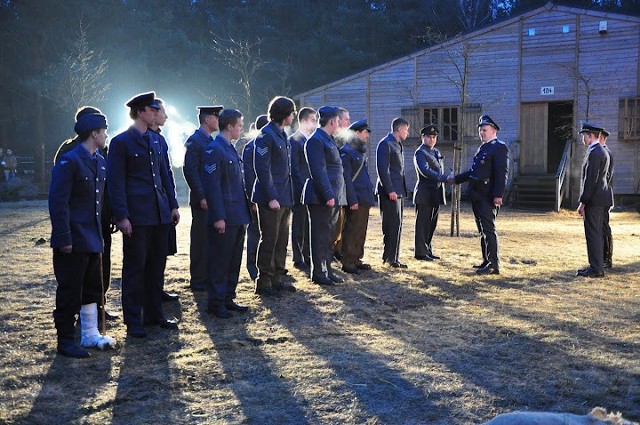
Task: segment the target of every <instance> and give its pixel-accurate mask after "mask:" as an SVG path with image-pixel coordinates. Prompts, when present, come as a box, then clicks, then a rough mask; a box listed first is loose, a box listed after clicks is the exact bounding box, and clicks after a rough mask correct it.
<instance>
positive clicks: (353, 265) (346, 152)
mask: <svg viewBox="0 0 640 425" xmlns="http://www.w3.org/2000/svg"><path fill="white" fill-rule="evenodd" d="M349 130H351V132H352V133H353V136H352V137H351V138H350V139H349V140H348V141H347V142H346V143H345V144H344V145H343V146H342V148H340V158H341V160H342V168H343V169H344V183H345V189H346V193H347V206H346V207H345V208H344V210H345V222H344V228H343V229H342V248H341V258H340V261H341V262H342V270H343V271H345V272H347V273H353V274H358V273H359V271H360V270H371V266H370V265H369V264H366V263H363V262H362V257H363V256H364V243H365V240H366V239H367V226H368V224H369V210H370V209H371V207H372V206H374V205H375V203H376V199H375V195H374V189H373V184H372V183H371V177H370V176H369V167H368V166H367V148H366V143H367V142H368V141H369V133H370V132H371V130H369V124H368V123H367V120H360V121H356V122H354V123H353V124H351V125H350V126H349Z"/></svg>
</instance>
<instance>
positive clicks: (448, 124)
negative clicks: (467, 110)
mask: <svg viewBox="0 0 640 425" xmlns="http://www.w3.org/2000/svg"><path fill="white" fill-rule="evenodd" d="M423 123H424V125H429V124H433V125H435V126H436V127H438V131H439V132H440V134H439V136H438V139H439V140H440V142H457V141H458V137H459V136H458V128H459V122H458V108H448V107H442V108H424V121H423Z"/></svg>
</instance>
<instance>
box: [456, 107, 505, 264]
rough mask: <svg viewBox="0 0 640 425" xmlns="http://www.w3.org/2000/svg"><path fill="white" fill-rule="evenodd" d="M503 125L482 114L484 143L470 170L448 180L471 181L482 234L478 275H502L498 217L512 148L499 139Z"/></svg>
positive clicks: (476, 216) (479, 129)
mask: <svg viewBox="0 0 640 425" xmlns="http://www.w3.org/2000/svg"><path fill="white" fill-rule="evenodd" d="M499 130H500V126H498V124H496V122H495V121H494V120H493V119H492V118H491V117H490V116H489V115H482V116H481V117H480V119H479V122H478V134H479V136H480V140H481V141H482V144H481V145H480V147H479V148H478V151H477V152H476V154H475V156H474V157H473V163H472V164H471V169H470V170H469V171H466V172H464V173H461V174H458V175H457V176H455V177H451V176H450V177H449V178H448V181H449V182H450V183H451V182H455V183H456V184H461V183H464V182H466V181H468V182H469V187H468V192H469V196H470V198H471V207H472V209H473V215H474V216H475V219H476V225H477V226H478V231H479V232H480V247H481V250H482V259H483V261H482V264H479V265H478V266H474V267H476V268H477V269H478V270H477V271H476V273H478V274H500V259H499V252H498V234H497V232H496V217H497V215H498V211H499V210H500V206H501V205H502V197H503V196H504V190H505V187H506V185H507V175H508V173H509V148H507V145H505V144H504V143H503V142H502V141H500V140H498V135H497V133H498V131H499Z"/></svg>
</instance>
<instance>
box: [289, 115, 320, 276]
mask: <svg viewBox="0 0 640 425" xmlns="http://www.w3.org/2000/svg"><path fill="white" fill-rule="evenodd" d="M317 127H318V115H317V113H316V111H315V109H313V108H308V107H305V108H302V109H300V112H299V113H298V131H296V132H295V133H293V134H292V135H291V137H289V143H290V144H291V180H292V181H293V200H294V207H293V212H292V219H291V251H292V252H293V266H294V267H295V268H297V269H299V270H304V271H306V270H308V269H309V267H310V266H311V254H310V250H309V213H308V212H307V207H306V206H305V205H303V204H302V189H303V188H304V183H305V182H306V181H307V179H308V178H309V165H307V159H306V158H305V156H304V144H305V143H306V142H307V139H308V138H309V137H311V134H313V132H314V131H315V130H316V128H317Z"/></svg>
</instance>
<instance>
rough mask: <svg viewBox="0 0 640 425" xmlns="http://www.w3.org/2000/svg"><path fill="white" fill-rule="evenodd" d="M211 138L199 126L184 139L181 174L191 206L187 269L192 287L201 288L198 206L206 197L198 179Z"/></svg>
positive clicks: (203, 254) (202, 233) (202, 239)
mask: <svg viewBox="0 0 640 425" xmlns="http://www.w3.org/2000/svg"><path fill="white" fill-rule="evenodd" d="M212 141H213V137H211V136H210V135H208V134H207V133H206V132H205V131H204V130H203V129H202V128H198V129H197V130H196V131H195V132H194V133H193V134H192V135H191V136H190V137H189V138H188V139H187V141H186V142H185V147H186V148H187V151H186V153H185V155H184V166H183V168H182V173H183V174H184V179H185V180H186V181H187V185H188V186H189V190H190V192H189V206H190V207H191V217H192V220H191V235H190V242H191V244H190V245H189V271H190V275H191V286H192V287H196V288H197V287H202V286H204V284H205V283H206V281H207V226H206V224H205V222H206V218H207V211H206V210H203V209H202V208H200V201H201V200H202V199H205V196H204V188H203V186H202V181H200V173H201V170H202V166H203V162H202V154H203V152H204V149H205V148H206V147H207V145H208V144H209V143H211V142H212Z"/></svg>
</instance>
